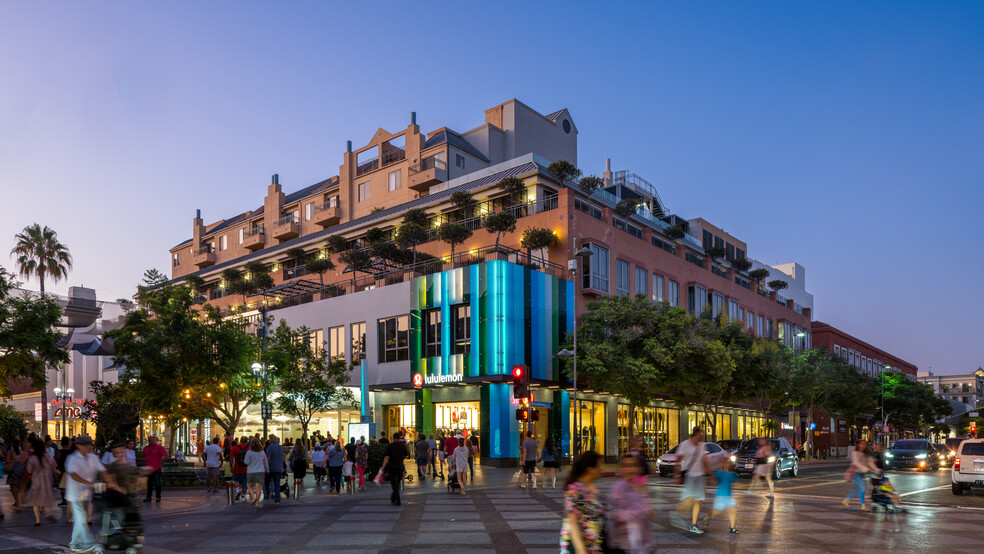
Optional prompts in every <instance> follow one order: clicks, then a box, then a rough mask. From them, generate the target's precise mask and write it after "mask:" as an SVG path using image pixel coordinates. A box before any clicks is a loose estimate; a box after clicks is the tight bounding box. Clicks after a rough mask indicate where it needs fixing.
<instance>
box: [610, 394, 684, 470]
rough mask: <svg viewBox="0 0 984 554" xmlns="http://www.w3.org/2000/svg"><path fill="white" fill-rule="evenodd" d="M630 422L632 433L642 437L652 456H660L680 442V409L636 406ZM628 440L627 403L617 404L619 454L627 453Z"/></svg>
mask: <svg viewBox="0 0 984 554" xmlns="http://www.w3.org/2000/svg"><path fill="white" fill-rule="evenodd" d="M632 424H633V428H632V430H633V431H634V433H633V434H634V435H636V436H638V437H641V438H642V440H643V442H644V443H646V447H647V449H648V452H649V455H650V456H651V457H653V458H656V457H659V456H662V455H663V454H665V453H666V452H667V451H668V450H669V449H671V448H673V447H674V446H676V445H677V444H679V442H680V410H677V409H675V408H655V407H652V406H646V407H636V409H635V421H633V422H632ZM629 441H630V436H629V405H628V404H619V405H618V451H619V455H621V456H624V455H625V454H627V453H628V451H629V447H630V446H631V445H630V444H629Z"/></svg>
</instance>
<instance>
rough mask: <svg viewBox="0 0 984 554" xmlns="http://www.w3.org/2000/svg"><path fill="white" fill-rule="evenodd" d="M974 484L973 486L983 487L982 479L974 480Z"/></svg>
mask: <svg viewBox="0 0 984 554" xmlns="http://www.w3.org/2000/svg"><path fill="white" fill-rule="evenodd" d="M974 486H975V487H984V481H981V480H979V479H978V480H977V481H974Z"/></svg>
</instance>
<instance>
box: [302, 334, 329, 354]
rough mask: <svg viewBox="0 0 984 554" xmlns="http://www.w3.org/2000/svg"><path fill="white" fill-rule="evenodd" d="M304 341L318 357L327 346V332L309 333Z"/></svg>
mask: <svg viewBox="0 0 984 554" xmlns="http://www.w3.org/2000/svg"><path fill="white" fill-rule="evenodd" d="M304 341H305V342H307V345H308V348H310V349H311V352H313V353H314V355H315V356H317V355H318V352H319V351H320V350H321V349H322V348H323V347H324V346H325V332H324V331H322V330H321V329H315V330H313V331H308V333H307V336H305V337H304Z"/></svg>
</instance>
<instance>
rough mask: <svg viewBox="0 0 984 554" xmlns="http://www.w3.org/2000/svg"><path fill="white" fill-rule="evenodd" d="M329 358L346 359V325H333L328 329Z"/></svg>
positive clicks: (327, 347) (327, 346)
mask: <svg viewBox="0 0 984 554" xmlns="http://www.w3.org/2000/svg"><path fill="white" fill-rule="evenodd" d="M326 349H327V351H328V358H329V359H330V360H332V361H334V360H344V359H345V327H342V326H341V325H339V326H338V327H331V328H329V329H328V344H327V345H326Z"/></svg>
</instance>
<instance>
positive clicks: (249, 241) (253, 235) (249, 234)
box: [243, 223, 266, 252]
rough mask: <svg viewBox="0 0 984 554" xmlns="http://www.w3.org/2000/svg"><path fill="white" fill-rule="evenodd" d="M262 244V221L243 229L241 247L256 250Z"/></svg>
mask: <svg viewBox="0 0 984 554" xmlns="http://www.w3.org/2000/svg"><path fill="white" fill-rule="evenodd" d="M264 246H266V234H265V233H264V232H263V224H262V223H261V224H260V225H256V226H254V227H253V228H252V229H246V230H245V231H243V247H244V248H245V249H246V250H249V251H250V252H256V251H257V250H259V249H261V248H263V247H264Z"/></svg>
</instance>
